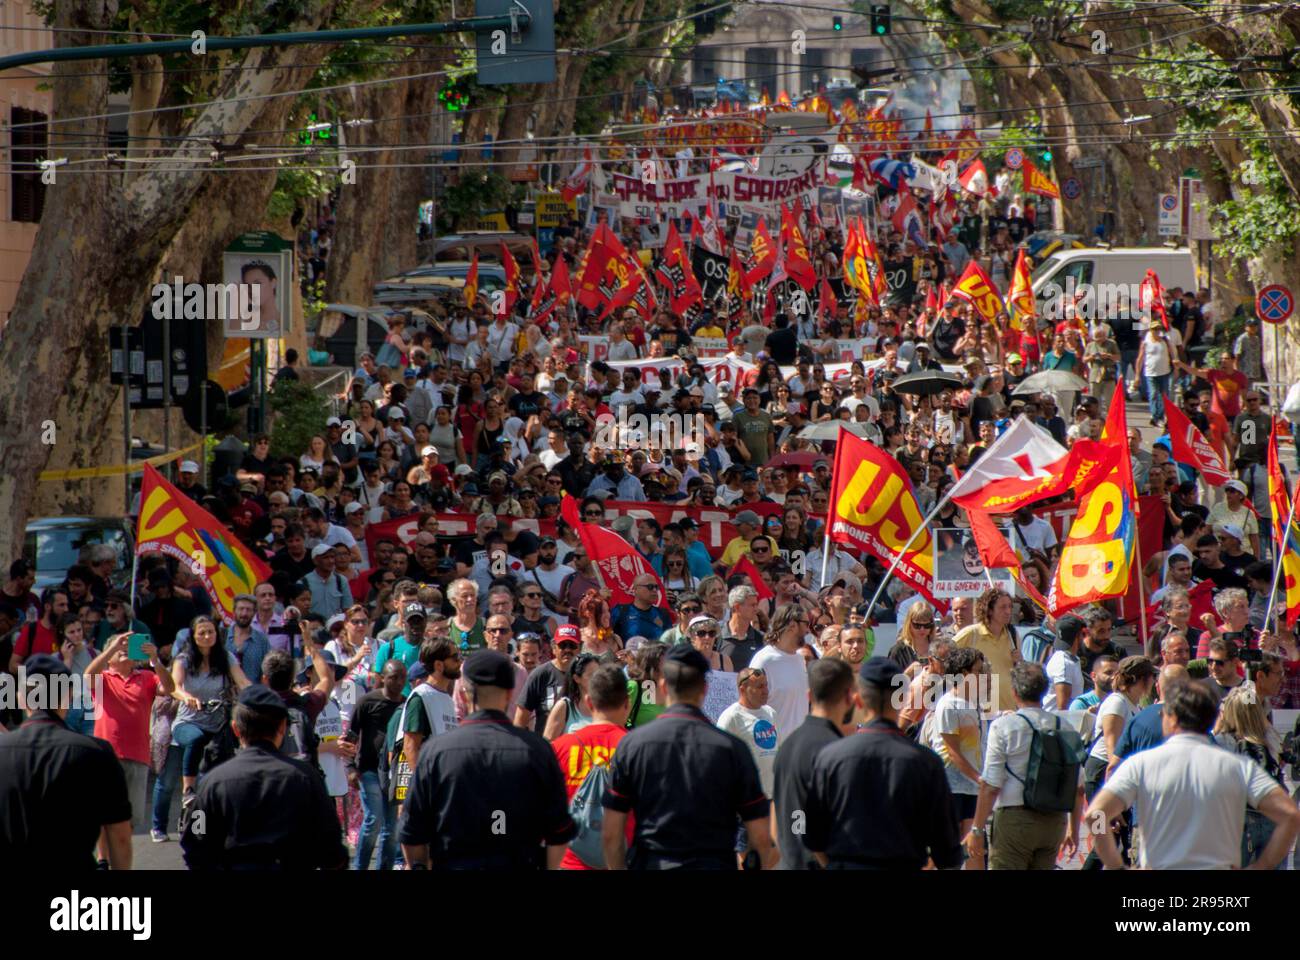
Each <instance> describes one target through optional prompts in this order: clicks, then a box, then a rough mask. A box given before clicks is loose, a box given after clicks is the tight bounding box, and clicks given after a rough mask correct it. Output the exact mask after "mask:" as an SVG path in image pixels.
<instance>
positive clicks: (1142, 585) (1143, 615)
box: [1119, 386, 1156, 658]
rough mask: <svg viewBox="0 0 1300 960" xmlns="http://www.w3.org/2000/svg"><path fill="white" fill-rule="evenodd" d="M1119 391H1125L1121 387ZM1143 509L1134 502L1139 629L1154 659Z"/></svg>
mask: <svg viewBox="0 0 1300 960" xmlns="http://www.w3.org/2000/svg"><path fill="white" fill-rule="evenodd" d="M1119 389H1121V390H1122V389H1123V387H1122V386H1121V387H1120V388H1119ZM1140 519H1141V508H1140V507H1139V506H1138V504H1137V499H1136V498H1134V502H1133V527H1134V529H1133V547H1134V555H1135V557H1136V559H1137V571H1136V573H1137V578H1138V629H1139V630H1140V631H1141V633H1142V652H1143V653H1144V654H1146V655H1147V656H1148V657H1152V658H1154V657H1155V655H1156V651H1154V650H1152V649H1151V635H1150V631H1149V630H1148V629H1147V583H1146V573H1145V572H1144V569H1143V563H1142V524H1141V522H1140Z"/></svg>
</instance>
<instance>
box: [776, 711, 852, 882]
mask: <svg viewBox="0 0 1300 960" xmlns="http://www.w3.org/2000/svg"><path fill="white" fill-rule="evenodd" d="M842 739H844V734H843V733H841V732H840V728H839V726H838V725H837V724H835V723H833V722H831V721H830V720H827V719H826V718H825V717H814V716H811V715H809V716H808V717H807V719H805V720H804V722H803V723H801V724H799V727H798V729H796V730H795V732H794V733H792V734H790V736H788V737H786V738H785V739H784V740H783V741H782V742H781V746H780V747H779V748H778V749H777V751H776V764H775V766H774V767H773V768H772V776H773V787H772V792H773V793H774V794H776V796H774V797H773V798H772V799H773V801H774V802H775V803H776V830H777V844H778V846H779V847H780V848H781V863H780V869H782V870H816V869H820V864H818V863H817V858H816V857H814V856H813V855H812V853H811V852H810V851H809V850H808V848H807V847H805V846H804V845H803V825H804V824H806V823H807V817H808V790H809V788H810V787H811V786H812V775H813V761H814V760H816V759H817V754H819V753H821V751H822V749H823V748H824V747H828V746H830V745H831V744H833V743H836V742H838V741H840V740H842ZM796 830H798V832H797V833H796Z"/></svg>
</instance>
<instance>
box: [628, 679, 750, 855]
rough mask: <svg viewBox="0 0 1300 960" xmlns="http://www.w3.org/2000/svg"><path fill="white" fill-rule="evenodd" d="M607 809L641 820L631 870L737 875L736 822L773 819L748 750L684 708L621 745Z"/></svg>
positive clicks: (639, 729)
mask: <svg viewBox="0 0 1300 960" xmlns="http://www.w3.org/2000/svg"><path fill="white" fill-rule="evenodd" d="M603 805H604V806H605V807H606V809H609V810H616V811H619V812H621V813H628V812H631V813H632V814H634V815H635V817H636V830H635V832H634V834H633V836H632V846H631V849H630V850H629V851H628V858H627V866H628V869H629V870H670V869H677V868H687V869H698V870H734V869H736V853H735V845H736V817H737V816H739V817H740V819H741V820H742V821H746V822H748V821H750V820H760V819H765V818H766V817H767V815H768V799H767V797H766V796H764V795H763V788H762V786H761V785H760V784H759V779H758V767H757V766H756V765H755V763H754V757H753V754H751V753H750V752H749V748H748V747H746V746H745V744H744V743H742V742H741V741H740V740H739V739H738V738H736V737H733V736H732V735H731V734H729V733H727V732H726V731H725V730H719V729H718V728H717V727H715V726H714V725H713V722H712V721H711V720H709V718H708V717H706V716H705V715H704V714H703V713H702V712H701V711H700V709H699V708H698V707H693V706H691V705H690V704H685V703H676V704H673V705H672V706H670V707H668V708H667V709H666V710H664V711H663V713H661V714H659V716H658V717H656V718H655V722H654V723H649V724H646V725H645V726H643V727H637V728H636V729H635V730H633V731H632V732H631V733H629V734H628V735H627V736H626V737H624V738H623V739H622V740H621V741H619V745H618V751H617V752H616V753H615V754H614V761H613V763H612V765H611V769H610V783H609V789H608V791H607V792H606V793H605V799H604V802H603Z"/></svg>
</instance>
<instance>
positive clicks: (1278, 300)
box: [1255, 283, 1295, 323]
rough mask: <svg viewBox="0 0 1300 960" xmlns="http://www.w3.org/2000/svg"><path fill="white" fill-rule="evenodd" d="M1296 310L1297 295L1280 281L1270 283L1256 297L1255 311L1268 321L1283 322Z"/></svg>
mask: <svg viewBox="0 0 1300 960" xmlns="http://www.w3.org/2000/svg"><path fill="white" fill-rule="evenodd" d="M1294 312H1295V297H1294V296H1292V295H1291V291H1290V290H1289V289H1288V288H1287V287H1284V286H1282V284H1280V283H1270V284H1269V285H1268V286H1266V287H1263V288H1261V289H1260V291H1259V294H1258V295H1257V296H1256V297H1255V313H1257V314H1258V315H1259V318H1260V319H1261V320H1263V321H1264V322H1266V323H1282V322H1283V321H1285V320H1287V319H1288V318H1289V317H1290V316H1291V314H1292V313H1294Z"/></svg>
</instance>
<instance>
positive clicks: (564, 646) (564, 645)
mask: <svg viewBox="0 0 1300 960" xmlns="http://www.w3.org/2000/svg"><path fill="white" fill-rule="evenodd" d="M555 646H556V647H557V648H558V649H560V650H577V649H578V644H576V643H574V642H573V641H572V640H564V641H561V642H560V643H557V644H556V645H555Z"/></svg>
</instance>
